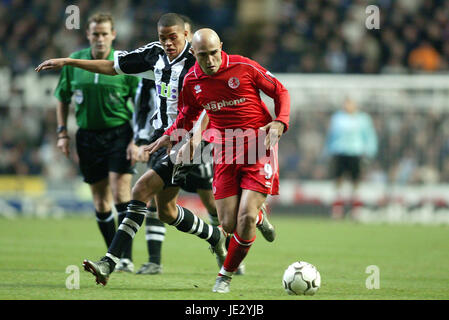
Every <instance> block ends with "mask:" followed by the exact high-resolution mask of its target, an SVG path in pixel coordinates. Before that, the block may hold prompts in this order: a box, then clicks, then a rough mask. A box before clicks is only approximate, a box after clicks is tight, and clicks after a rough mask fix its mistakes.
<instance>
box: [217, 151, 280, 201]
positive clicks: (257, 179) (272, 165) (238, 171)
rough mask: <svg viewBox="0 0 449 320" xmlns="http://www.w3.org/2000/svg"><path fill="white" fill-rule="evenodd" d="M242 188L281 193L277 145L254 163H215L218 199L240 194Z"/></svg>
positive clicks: (273, 193)
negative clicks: (270, 152) (267, 154)
mask: <svg viewBox="0 0 449 320" xmlns="http://www.w3.org/2000/svg"><path fill="white" fill-rule="evenodd" d="M223 162H224V161H223ZM241 189H248V190H252V191H257V192H261V193H264V194H271V195H277V194H279V168H278V159H277V147H276V148H275V149H274V152H272V154H271V156H266V157H261V158H260V159H258V160H257V162H256V163H254V164H235V163H233V164H225V163H214V180H213V183H212V190H213V193H214V197H215V199H216V200H219V199H223V198H227V197H231V196H234V195H238V194H240V192H241Z"/></svg>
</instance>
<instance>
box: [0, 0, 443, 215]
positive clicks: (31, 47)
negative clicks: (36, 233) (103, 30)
mask: <svg viewBox="0 0 449 320" xmlns="http://www.w3.org/2000/svg"><path fill="white" fill-rule="evenodd" d="M72 4H75V5H77V6H78V7H79V9H80V18H81V25H80V26H81V29H80V30H69V29H67V28H66V27H65V21H66V18H67V16H68V14H67V13H66V12H65V10H66V7H67V6H68V5H72ZM371 4H374V5H377V6H378V7H379V9H380V29H378V30H376V29H374V30H369V29H367V28H366V25H365V21H366V19H367V17H368V14H367V13H366V11H365V10H366V7H367V6H368V5H371ZM99 11H107V12H111V13H112V14H113V15H114V17H115V19H116V29H117V32H118V36H117V40H116V41H115V44H114V47H115V48H116V49H133V48H137V47H139V46H140V45H143V44H145V43H147V42H149V41H153V40H156V39H157V33H156V28H155V24H156V21H157V19H158V17H159V16H160V15H161V14H162V13H164V12H168V11H173V12H179V13H182V14H186V15H188V16H189V17H191V18H192V20H193V21H194V22H195V24H196V27H197V28H198V27H201V26H208V27H212V28H214V29H215V30H216V31H217V32H218V34H219V35H220V36H221V37H222V40H223V42H224V50H226V51H227V52H229V53H233V54H241V55H245V56H248V57H251V58H253V59H255V60H257V61H258V62H259V63H260V64H262V65H264V66H266V67H267V68H268V69H269V70H270V71H271V72H272V73H274V74H275V75H276V76H277V77H279V79H280V80H281V81H282V82H283V83H285V85H286V86H287V87H288V88H289V89H290V92H291V95H292V112H291V125H290V128H291V129H290V130H289V131H288V133H287V134H286V135H285V136H284V137H283V138H282V140H281V143H280V152H279V155H280V158H279V161H280V168H281V171H280V174H281V196H279V197H273V198H271V207H272V210H273V212H276V213H281V212H286V213H287V212H290V213H294V214H297V215H302V214H311V213H312V214H322V215H328V214H329V210H328V209H329V204H330V203H331V201H332V197H333V189H332V183H331V181H330V175H329V170H328V159H326V158H325V157H324V156H323V146H324V139H325V134H326V129H327V125H328V121H329V119H330V115H331V113H332V112H333V111H335V110H336V109H338V108H339V107H340V106H341V103H342V100H343V98H344V97H345V96H347V95H349V96H351V97H353V98H354V99H355V100H357V102H358V104H359V106H360V107H361V108H362V109H363V110H364V111H367V112H369V113H370V115H371V116H372V117H373V120H374V124H375V127H376V131H377V134H378V140H379V153H378V155H377V157H376V158H375V159H374V160H373V161H371V162H370V163H369V164H368V167H367V171H366V174H365V177H364V183H363V185H362V188H361V196H362V199H363V201H364V203H365V211H364V213H363V215H362V217H363V218H364V219H365V221H389V222H420V223H449V210H447V200H448V199H447V196H446V195H445V194H444V193H445V192H444V191H445V188H446V189H447V183H448V181H449V158H448V157H447V154H448V153H449V130H448V128H449V123H448V122H449V117H448V110H449V108H448V98H449V97H448V95H449V83H448V80H447V79H446V78H447V77H446V75H447V72H448V69H449V65H448V61H449V59H448V58H449V41H447V40H448V37H449V18H448V17H449V3H448V2H447V1H443V0H441V1H438V0H434V1H424V0H412V1H411V0H395V1H393V0H378V1H362V0H358V1H349V0H326V1H324V0H323V1H305V0H304V1H300V0H259V1H258V0H240V1H239V0H233V1H224V0H211V1H205V0H182V1H181V0H179V1H140V0H129V1H120V2H117V1H97V2H93V1H87V0H84V1H75V2H71V1H46V0H34V1H25V0H11V1H8V0H2V1H0V20H1V21H2V23H1V24H0V39H1V41H0V43H1V50H0V83H1V85H0V214H1V215H3V216H14V215H24V214H26V215H35V216H62V215H64V214H68V213H70V214H72V213H89V214H90V212H92V209H91V208H92V204H91V201H90V194H89V189H88V188H87V186H86V185H85V184H83V183H82V181H81V178H80V175H79V172H78V165H77V158H76V152H75V150H74V148H73V149H72V152H71V158H70V159H69V160H67V159H65V158H64V156H63V155H62V154H61V153H60V152H59V151H58V150H57V149H56V139H55V138H56V134H55V128H56V114H55V105H56V100H55V99H54V98H53V96H52V93H53V90H54V88H55V84H56V81H57V77H58V73H50V72H45V73H42V74H39V75H38V74H36V73H35V72H34V68H35V67H36V66H37V65H38V64H39V63H40V62H42V61H43V60H45V59H47V58H51V57H63V56H68V55H69V54H70V53H71V52H73V51H75V50H78V49H80V48H84V47H86V46H87V45H88V43H87V40H86V39H85V32H84V29H85V21H86V20H87V17H88V16H89V15H90V14H92V13H95V12H99ZM69 129H70V135H71V136H72V137H73V136H74V132H75V130H76V124H75V122H74V118H73V112H72V116H71V118H70V119H69ZM71 145H72V147H74V143H73V140H72V144H71ZM182 201H190V202H192V203H193V205H196V204H197V203H198V202H197V200H196V198H195V197H191V196H188V195H184V197H183V198H182ZM187 206H188V205H187Z"/></svg>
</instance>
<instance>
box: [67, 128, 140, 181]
mask: <svg viewBox="0 0 449 320" xmlns="http://www.w3.org/2000/svg"><path fill="white" fill-rule="evenodd" d="M132 138H133V130H132V128H131V126H130V124H129V123H126V124H124V125H121V126H118V127H114V128H108V129H104V130H86V129H81V128H80V129H78V131H77V132H76V150H77V152H78V157H79V162H80V170H81V173H82V175H83V177H84V181H85V182H87V183H89V184H93V183H96V182H98V181H100V180H103V179H105V178H107V177H108V175H109V172H117V173H131V174H133V173H135V170H134V167H133V166H132V165H131V161H129V160H127V159H126V148H127V147H128V144H129V142H130V141H131V139H132Z"/></svg>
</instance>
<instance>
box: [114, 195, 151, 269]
mask: <svg viewBox="0 0 449 320" xmlns="http://www.w3.org/2000/svg"><path fill="white" fill-rule="evenodd" d="M147 212H148V210H147V207H146V204H145V202H141V201H137V200H131V201H130V202H129V205H128V209H127V213H126V217H125V218H124V219H123V221H122V223H121V224H120V226H119V227H118V229H117V232H116V233H115V236H114V239H113V240H112V243H111V245H110V246H109V250H108V253H107V254H106V256H107V257H108V258H110V259H111V260H112V261H113V262H114V267H115V264H116V263H117V262H118V261H119V260H120V257H121V256H122V253H123V252H124V251H125V249H126V248H127V247H128V246H129V244H130V242H131V241H132V239H133V238H134V236H135V235H136V232H137V231H138V230H139V228H140V226H141V225H142V223H143V221H144V219H145V215H146V214H147ZM112 269H113V268H112Z"/></svg>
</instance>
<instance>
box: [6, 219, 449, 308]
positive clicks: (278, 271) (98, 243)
mask: <svg viewBox="0 0 449 320" xmlns="http://www.w3.org/2000/svg"><path fill="white" fill-rule="evenodd" d="M272 221H273V223H274V224H275V225H276V228H277V232H278V238H277V239H276V241H275V242H273V243H267V242H266V241H265V240H264V239H263V238H262V236H261V235H260V234H258V238H257V240H256V242H255V244H254V245H253V247H252V248H251V250H250V252H249V254H248V256H247V259H246V260H245V261H246V267H247V273H246V275H244V276H235V277H234V279H233V281H232V286H231V293H229V294H227V295H218V294H214V293H212V292H211V288H212V286H213V284H214V281H215V276H216V274H217V271H218V269H217V266H216V262H215V258H214V256H213V255H212V254H211V253H210V252H209V250H208V245H207V243H206V242H204V241H202V240H200V239H198V238H196V237H195V236H192V235H187V234H183V233H181V232H178V231H177V230H176V229H174V228H173V227H168V228H167V236H166V241H165V243H164V245H163V265H164V273H163V274H162V275H157V276H140V275H135V274H123V273H113V274H112V275H111V277H110V279H109V283H108V285H107V286H106V287H101V286H97V285H96V284H95V281H94V278H93V276H92V275H91V274H89V273H86V272H84V271H83V270H82V268H81V267H80V289H78V290H75V289H74V290H69V289H67V288H66V278H67V277H68V276H69V274H67V273H66V268H67V266H69V265H75V266H81V262H82V261H83V259H84V258H89V259H95V260H96V259H98V258H99V257H101V256H102V255H104V253H105V251H106V248H105V245H104V243H103V240H102V238H101V236H100V233H99V231H98V229H97V226H96V222H95V220H94V218H86V217H81V218H73V217H72V218H65V219H61V220H57V219H44V220H40V219H32V218H20V219H13V220H7V219H0V299H1V300H15V299H25V300H28V299H43V300H51V299H68V300H78V299H82V300H91V299H95V300H97V299H101V300H103V299H157V300H187V299H188V300H203V299H208V300H213V299H220V300H223V299H226V300H227V299H239V300H242V299H243V300H253V299H254V300H304V299H307V300H310V299H345V300H346V299H357V300H359V299H382V300H384V299H388V300H390V299H449V241H448V239H449V237H448V235H449V227H448V226H416V225H415V226H412V225H359V224H355V223H352V222H333V221H330V220H311V219H300V218H287V217H282V216H281V217H273V218H272ZM133 254H134V262H135V264H136V267H137V268H138V267H139V266H140V265H141V263H143V262H145V261H146V259H147V253H146V244H145V240H144V229H143V228H142V229H141V230H140V231H139V232H138V234H137V236H136V239H135V241H134V250H133ZM296 260H304V261H307V262H310V263H312V264H314V265H316V266H317V268H318V270H319V271H320V273H321V277H322V286H321V288H320V290H319V291H318V293H317V294H316V295H315V296H313V297H304V296H289V295H287V294H286V293H285V292H284V289H283V288H282V285H281V278H282V274H283V272H284V270H285V268H286V267H287V266H288V265H289V264H290V263H292V262H294V261H296ZM369 265H376V266H378V267H379V269H380V289H377V290H376V289H372V290H368V289H367V288H366V286H365V281H366V279H367V277H368V276H369V274H367V273H365V270H366V267H367V266H369Z"/></svg>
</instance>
